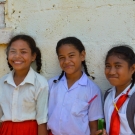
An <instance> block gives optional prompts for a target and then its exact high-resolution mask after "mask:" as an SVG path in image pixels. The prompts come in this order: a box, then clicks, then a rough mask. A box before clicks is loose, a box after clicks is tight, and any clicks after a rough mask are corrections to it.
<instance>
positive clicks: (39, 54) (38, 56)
mask: <svg viewBox="0 0 135 135" xmlns="http://www.w3.org/2000/svg"><path fill="white" fill-rule="evenodd" d="M36 55H37V56H36V65H37V72H38V73H40V71H41V66H42V63H41V52H40V50H39V48H38V47H36Z"/></svg>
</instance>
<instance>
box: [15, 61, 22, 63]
mask: <svg viewBox="0 0 135 135" xmlns="http://www.w3.org/2000/svg"><path fill="white" fill-rule="evenodd" d="M22 63H23V62H21V61H14V64H22Z"/></svg>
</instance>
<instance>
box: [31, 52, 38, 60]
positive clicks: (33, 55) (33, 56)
mask: <svg viewBox="0 0 135 135" xmlns="http://www.w3.org/2000/svg"><path fill="white" fill-rule="evenodd" d="M36 57H37V54H36V53H34V54H32V61H35V59H36Z"/></svg>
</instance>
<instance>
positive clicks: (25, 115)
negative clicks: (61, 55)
mask: <svg viewBox="0 0 135 135" xmlns="http://www.w3.org/2000/svg"><path fill="white" fill-rule="evenodd" d="M6 54H7V60H8V65H9V68H10V70H11V72H10V73H9V74H7V75H5V76H3V77H2V78H1V79H0V122H1V127H0V135H47V126H46V122H47V100H48V83H47V80H46V79H45V78H44V77H43V76H41V75H40V74H39V73H40V69H41V66H42V64H41V52H40V50H39V48H38V47H36V43H35V41H34V39H33V38H32V37H30V36H28V35H17V36H15V37H13V38H12V39H11V41H10V42H9V44H8V46H7V50H6ZM33 61H36V65H37V72H38V73H36V72H35V71H34V70H33V69H32V68H31V67H30V65H31V63H32V62H33Z"/></svg>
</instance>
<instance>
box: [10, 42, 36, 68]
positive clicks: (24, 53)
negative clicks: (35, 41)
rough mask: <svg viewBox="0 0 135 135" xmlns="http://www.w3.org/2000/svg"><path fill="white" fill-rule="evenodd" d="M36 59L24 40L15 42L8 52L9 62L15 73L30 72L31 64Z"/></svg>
mask: <svg viewBox="0 0 135 135" xmlns="http://www.w3.org/2000/svg"><path fill="white" fill-rule="evenodd" d="M35 58H36V54H33V55H32V52H31V49H30V47H29V45H28V44H27V42H25V41H23V40H17V41H14V42H13V43H12V44H11V46H10V49H9V52H8V62H9V63H10V65H11V66H12V67H13V69H14V70H15V71H29V68H30V65H31V62H32V61H34V60H35Z"/></svg>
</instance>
